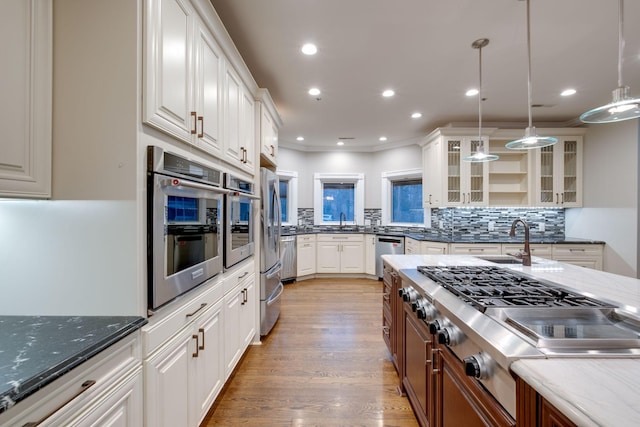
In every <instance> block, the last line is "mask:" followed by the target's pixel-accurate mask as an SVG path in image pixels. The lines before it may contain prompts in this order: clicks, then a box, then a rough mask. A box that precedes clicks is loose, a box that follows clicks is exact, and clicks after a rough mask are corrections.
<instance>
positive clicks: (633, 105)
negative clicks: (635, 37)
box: [580, 0, 640, 123]
mask: <svg viewBox="0 0 640 427" xmlns="http://www.w3.org/2000/svg"><path fill="white" fill-rule="evenodd" d="M623 16H624V10H623V0H618V87H617V88H616V89H614V90H613V102H611V103H610V104H607V105H603V106H602V107H598V108H594V109H593V110H589V111H587V112H586V113H583V114H582V115H581V116H580V120H581V121H582V122H584V123H612V122H621V121H623V120H629V119H635V118H638V117H640V98H635V99H634V98H632V97H631V96H630V95H629V86H625V85H624V84H623V83H622V51H623V50H624V31H623Z"/></svg>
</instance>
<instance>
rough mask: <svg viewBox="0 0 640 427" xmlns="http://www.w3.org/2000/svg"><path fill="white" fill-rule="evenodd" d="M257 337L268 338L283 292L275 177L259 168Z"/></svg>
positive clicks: (278, 209)
mask: <svg viewBox="0 0 640 427" xmlns="http://www.w3.org/2000/svg"><path fill="white" fill-rule="evenodd" d="M260 177H261V183H260V192H261V194H260V220H261V223H262V239H261V240H260V335H267V334H268V333H269V332H270V331H271V329H272V328H273V326H274V325H275V324H276V321H277V320H278V317H279V316H280V298H281V297H282V292H283V291H284V286H282V281H281V280H280V272H281V269H282V261H281V259H280V220H281V208H280V194H279V180H278V175H276V174H275V173H274V172H272V171H270V170H269V169H266V168H260Z"/></svg>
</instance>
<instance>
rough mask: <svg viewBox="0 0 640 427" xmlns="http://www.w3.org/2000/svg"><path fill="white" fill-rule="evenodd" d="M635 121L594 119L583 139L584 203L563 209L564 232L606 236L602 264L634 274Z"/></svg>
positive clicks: (635, 199) (636, 243)
mask: <svg viewBox="0 0 640 427" xmlns="http://www.w3.org/2000/svg"><path fill="white" fill-rule="evenodd" d="M638 127H639V121H638V120H629V121H625V122H620V123H611V124H600V125H592V126H590V127H589V131H588V132H587V135H586V136H585V143H584V199H583V208H580V209H567V210H566V213H565V214H566V215H565V220H566V231H565V233H566V235H567V236H568V237H581V238H587V239H594V240H603V241H605V242H606V245H605V254H604V269H605V270H606V271H608V272H611V273H617V274H622V275H625V276H632V277H637V275H638V262H637V256H638V249H637V246H638V143H639V142H640V141H639V132H638Z"/></svg>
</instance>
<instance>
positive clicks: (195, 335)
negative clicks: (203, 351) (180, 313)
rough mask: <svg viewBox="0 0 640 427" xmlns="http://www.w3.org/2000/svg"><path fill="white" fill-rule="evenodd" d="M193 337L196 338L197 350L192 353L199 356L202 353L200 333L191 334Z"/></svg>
mask: <svg viewBox="0 0 640 427" xmlns="http://www.w3.org/2000/svg"><path fill="white" fill-rule="evenodd" d="M191 338H193V339H194V340H196V352H195V353H193V354H192V356H193V357H198V356H199V355H200V343H199V340H198V334H193V335H191Z"/></svg>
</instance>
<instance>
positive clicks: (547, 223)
mask: <svg viewBox="0 0 640 427" xmlns="http://www.w3.org/2000/svg"><path fill="white" fill-rule="evenodd" d="M381 217H382V210H381V209H365V210H364V219H365V224H367V228H366V229H367V230H372V231H376V232H377V231H383V232H414V233H426V234H431V235H433V236H434V237H450V238H455V239H460V238H462V239H474V240H484V239H495V238H500V237H506V236H507V234H508V233H509V230H510V229H511V223H512V222H513V221H514V220H515V219H517V218H522V219H524V220H525V221H527V223H528V224H529V227H530V232H531V238H532V239H534V238H542V237H544V238H551V239H564V230H565V217H564V209H553V208H440V209H432V210H431V228H422V227H389V226H381V225H380V221H381ZM369 224H370V226H369ZM490 226H491V227H490ZM292 228H293V229H295V227H292ZM298 228H299V229H300V228H302V229H306V230H323V229H330V228H332V227H331V226H322V227H320V226H316V225H314V223H313V208H301V209H298ZM362 229H363V230H364V227H362Z"/></svg>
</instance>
